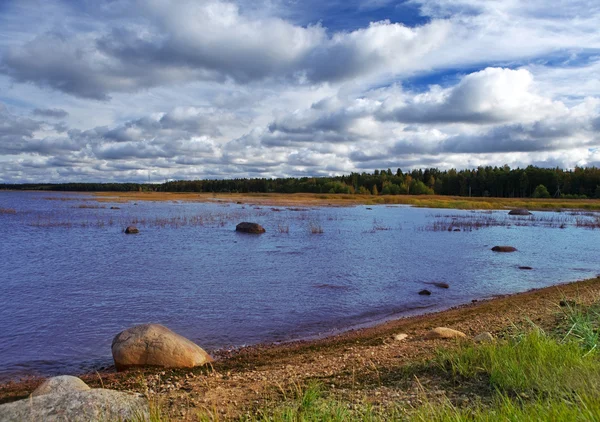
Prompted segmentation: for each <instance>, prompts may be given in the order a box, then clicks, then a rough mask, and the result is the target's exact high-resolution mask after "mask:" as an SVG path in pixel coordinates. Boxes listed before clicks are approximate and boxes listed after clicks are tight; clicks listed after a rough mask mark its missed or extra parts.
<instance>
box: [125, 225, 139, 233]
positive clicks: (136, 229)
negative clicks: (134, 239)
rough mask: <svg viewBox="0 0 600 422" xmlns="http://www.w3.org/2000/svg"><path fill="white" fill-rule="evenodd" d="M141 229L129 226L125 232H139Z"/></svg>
mask: <svg viewBox="0 0 600 422" xmlns="http://www.w3.org/2000/svg"><path fill="white" fill-rule="evenodd" d="M139 232H140V231H139V230H138V228H137V227H135V226H129V227H127V228H126V229H125V234H138V233H139Z"/></svg>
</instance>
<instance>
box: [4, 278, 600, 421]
mask: <svg viewBox="0 0 600 422" xmlns="http://www.w3.org/2000/svg"><path fill="white" fill-rule="evenodd" d="M599 298H600V277H599V278H594V279H590V280H583V281H576V282H571V283H567V284H561V285H556V286H551V287H546V288H541V289H535V290H530V291H527V292H524V293H516V294H513V295H507V296H502V297H498V298H494V299H489V300H482V301H477V302H475V303H471V304H468V305H462V306H458V307H455V308H452V309H449V310H446V311H441V312H436V313H431V314H425V315H420V316H414V317H408V318H401V319H397V320H392V321H388V322H385V323H382V324H379V325H376V326H373V327H369V328H363V329H358V330H354V331H349V332H345V333H342V334H339V335H335V336H331V337H326V338H322V339H318V340H310V341H297V342H293V343H286V344H278V345H276V344H264V345H257V346H250V347H246V348H242V349H240V350H236V351H233V352H231V353H229V354H227V353H224V354H223V355H222V356H219V359H218V360H217V362H215V364H214V366H213V367H212V368H196V369H193V370H161V369H146V370H137V371H128V372H123V373H116V372H114V370H107V371H104V372H102V373H93V374H84V375H81V378H82V379H84V380H85V381H86V382H87V383H88V384H89V385H91V386H93V387H100V386H104V387H105V388H113V389H118V390H132V391H138V392H142V393H145V394H147V395H148V396H149V397H150V398H151V400H154V401H156V402H159V403H160V404H161V407H166V409H167V411H168V412H169V414H170V415H174V417H173V420H180V419H181V420H188V419H186V418H188V416H189V414H191V413H190V412H196V411H198V409H218V412H219V413H220V414H222V415H223V416H226V417H236V415H241V414H244V413H245V412H248V411H252V409H253V408H256V407H257V406H262V405H265V404H266V403H271V402H272V401H273V400H281V394H282V391H290V389H293V388H294V386H297V385H304V384H305V383H307V382H308V381H309V380H315V379H316V380H320V381H321V382H324V383H326V384H327V385H328V386H332V387H331V389H332V391H334V392H335V394H339V395H340V397H344V398H346V399H350V400H359V399H360V400H362V399H364V397H365V396H368V397H369V400H371V401H372V402H373V403H375V404H377V403H379V404H381V403H385V402H386V401H391V400H404V399H406V397H404V396H403V395H409V394H412V393H411V392H410V391H406V392H403V391H400V390H397V389H393V388H391V387H390V386H388V385H387V384H386V383H387V381H385V380H383V381H382V377H386V376H391V374H394V373H398V374H402V371H403V369H402V368H403V367H404V366H405V365H412V364H415V363H418V362H423V361H424V360H425V359H428V358H431V357H432V356H433V355H434V354H435V351H436V349H438V348H439V347H440V346H444V347H453V346H452V345H453V344H454V345H456V343H453V342H448V341H443V340H433V341H432V340H425V339H424V336H425V334H426V332H427V331H428V330H430V329H432V328H434V327H438V326H444V327H449V328H453V329H457V330H460V331H462V332H464V333H465V334H467V336H469V337H473V336H475V335H477V334H479V333H481V332H483V331H489V332H491V333H492V334H493V335H494V336H496V337H500V338H501V337H502V336H503V335H504V334H505V333H507V330H510V329H511V327H518V326H525V327H527V326H531V324H536V325H538V326H541V327H544V326H547V325H548V326H551V325H552V324H553V323H554V321H555V320H556V315H558V314H560V313H561V309H562V308H561V306H560V304H561V301H562V302H563V305H564V303H565V302H566V303H569V304H574V303H577V304H591V303H594V302H597V301H598V299H599ZM400 333H405V334H407V335H408V338H407V339H406V340H405V341H398V340H395V339H394V336H395V335H396V334H400ZM386 374H388V375H386ZM378 379H379V380H378ZM40 382H41V379H29V380H23V381H20V382H9V383H5V384H2V385H0V403H5V402H10V401H13V400H16V399H20V398H25V397H27V395H28V394H29V393H30V392H31V391H33V389H34V388H35V387H36V386H37V385H38V384H39V383H40ZM361 397H362V398H361ZM186 412H187V413H186ZM186 415H188V416H186Z"/></svg>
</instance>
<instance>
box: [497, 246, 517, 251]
mask: <svg viewBox="0 0 600 422" xmlns="http://www.w3.org/2000/svg"><path fill="white" fill-rule="evenodd" d="M492 250H493V251H494V252H515V251H516V250H517V248H513V247H512V246H494V247H493V248H492Z"/></svg>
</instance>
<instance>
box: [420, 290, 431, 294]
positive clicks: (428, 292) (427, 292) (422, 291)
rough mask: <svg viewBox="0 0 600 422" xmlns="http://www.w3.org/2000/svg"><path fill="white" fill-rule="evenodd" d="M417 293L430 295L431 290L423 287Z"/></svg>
mask: <svg viewBox="0 0 600 422" xmlns="http://www.w3.org/2000/svg"><path fill="white" fill-rule="evenodd" d="M419 294H420V295H421V296H430V295H431V292H430V291H429V290H427V289H423V290H421V291H420V292H419Z"/></svg>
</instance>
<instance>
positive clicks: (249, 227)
mask: <svg viewBox="0 0 600 422" xmlns="http://www.w3.org/2000/svg"><path fill="white" fill-rule="evenodd" d="M235 231H236V232H242V233H255V234H260V233H264V232H265V231H266V230H265V229H264V228H263V226H261V225H260V224H256V223H248V222H243V223H240V224H238V225H237V226H235Z"/></svg>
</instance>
